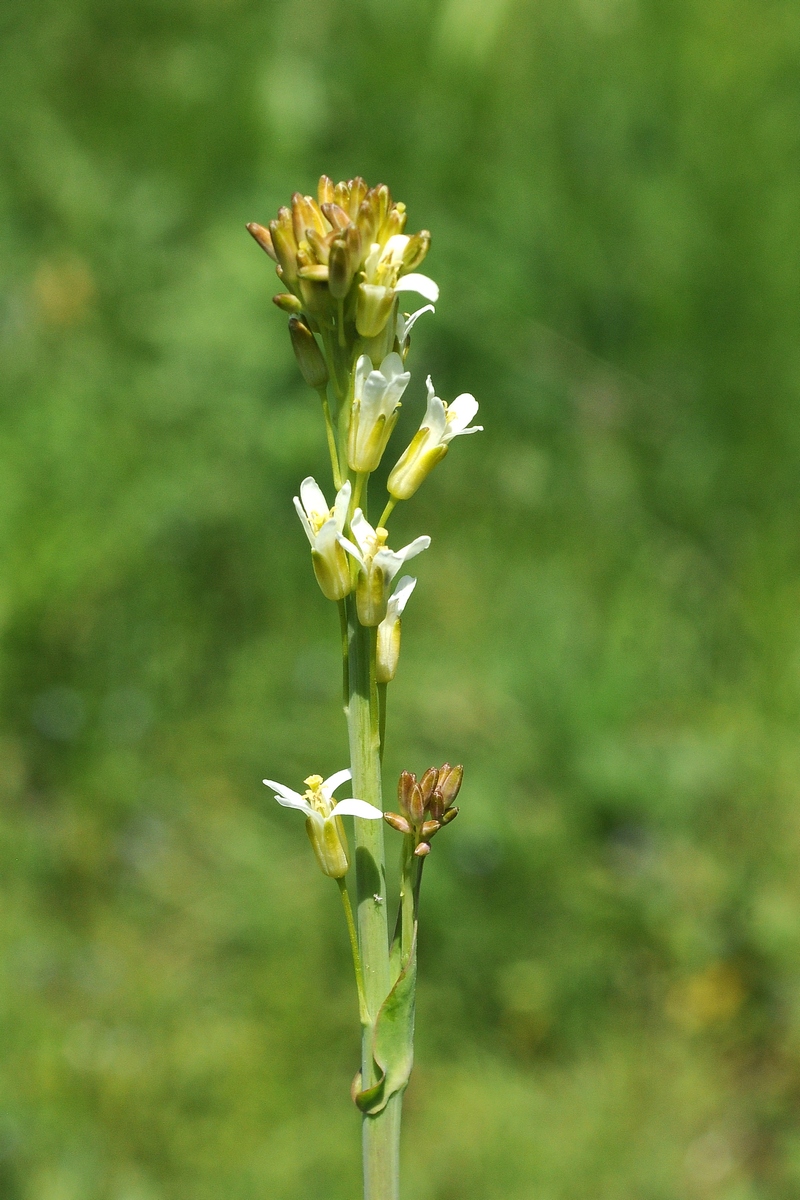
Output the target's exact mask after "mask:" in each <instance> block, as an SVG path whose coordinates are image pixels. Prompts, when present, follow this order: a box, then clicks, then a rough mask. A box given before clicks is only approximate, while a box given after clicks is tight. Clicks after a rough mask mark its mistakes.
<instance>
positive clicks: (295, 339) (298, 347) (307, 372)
mask: <svg viewBox="0 0 800 1200" xmlns="http://www.w3.org/2000/svg"><path fill="white" fill-rule="evenodd" d="M289 335H290V337H291V339H292V349H293V350H294V353H295V357H296V359H297V363H298V366H299V367H300V374H301V375H302V376H303V379H305V381H306V383H307V384H308V386H309V387H310V388H314V390H315V391H317V392H318V391H319V390H320V388H324V387H325V385H326V384H327V382H328V368H327V366H326V365H325V359H324V358H323V357H322V351H321V350H320V348H319V346H318V345H317V339H316V338H315V337H314V335H313V333H312V332H311V330H310V329H309V328H308V326H307V325H306V324H305V322H304V321H301V320H300V318H299V317H290V318H289Z"/></svg>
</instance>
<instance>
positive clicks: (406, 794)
mask: <svg viewBox="0 0 800 1200" xmlns="http://www.w3.org/2000/svg"><path fill="white" fill-rule="evenodd" d="M416 782H417V777H416V775H415V774H414V773H413V771H401V772H400V778H399V779H398V781H397V803H398V804H399V805H400V811H401V812H402V813H404V814H405V816H408V815H409V813H410V811H411V810H410V808H409V805H410V804H411V793H412V792H413V790H414V787H415V785H416Z"/></svg>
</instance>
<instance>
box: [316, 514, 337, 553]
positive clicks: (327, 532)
mask: <svg viewBox="0 0 800 1200" xmlns="http://www.w3.org/2000/svg"><path fill="white" fill-rule="evenodd" d="M338 538H339V530H338V529H337V528H336V518H335V517H329V518H328V520H327V521H326V522H325V523H324V525H322V526H321V527H320V530H319V532H318V534H317V536H316V537H315V538H314V549H315V550H316V551H317V553H318V554H321V555H323V557H327V556H328V555H330V554H333V550H334V547H335V545H336V542H337V541H338Z"/></svg>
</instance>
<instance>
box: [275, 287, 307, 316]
mask: <svg viewBox="0 0 800 1200" xmlns="http://www.w3.org/2000/svg"><path fill="white" fill-rule="evenodd" d="M272 303H273V304H277V306H278V308H280V309H281V310H282V311H283V312H285V313H290V314H291V315H292V316H297V314H298V313H301V312H302V311H303V306H302V304H301V303H300V301H299V300H298V299H297V296H293V295H292V294H291V292H278V295H277V296H273V297H272Z"/></svg>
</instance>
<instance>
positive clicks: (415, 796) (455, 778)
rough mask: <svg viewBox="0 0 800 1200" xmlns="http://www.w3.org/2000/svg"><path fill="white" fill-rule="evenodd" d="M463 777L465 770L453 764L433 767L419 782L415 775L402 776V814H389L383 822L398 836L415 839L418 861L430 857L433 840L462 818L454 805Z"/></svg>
mask: <svg viewBox="0 0 800 1200" xmlns="http://www.w3.org/2000/svg"><path fill="white" fill-rule="evenodd" d="M463 777H464V768H463V767H462V766H457V767H451V766H450V764H449V763H444V764H443V765H442V766H441V767H429V768H428V770H427V771H426V772H425V774H424V775H423V776H422V778H421V779H420V780H419V781H417V777H416V775H414V774H413V772H412V771H403V773H402V774H401V776H400V779H399V781H398V784H397V802H398V805H399V807H400V812H399V813H393V812H385V813H384V814H383V819H384V821H385V822H386V823H387V825H391V827H392V829H396V830H397V831H398V833H404V834H405V835H406V836H407V837H413V839H414V854H415V855H416V856H417V858H424V857H425V855H426V854H430V850H431V838H433V837H434V836H435V835H436V834H437V833H438V832H439V830H440V829H441V828H442V827H443V826H444V825H449V824H450V822H451V821H454V820H455V819H456V817H457V816H458V809H457V808H455V807H454V804H453V802H454V800H455V799H456V797H457V795H458V793H459V789H460V788H461V780H462V779H463Z"/></svg>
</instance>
